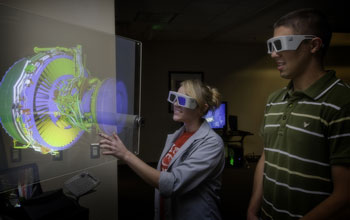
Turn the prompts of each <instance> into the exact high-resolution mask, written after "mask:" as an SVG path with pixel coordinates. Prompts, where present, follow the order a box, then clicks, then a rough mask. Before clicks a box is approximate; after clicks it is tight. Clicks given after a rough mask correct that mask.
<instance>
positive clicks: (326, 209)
mask: <svg viewBox="0 0 350 220" xmlns="http://www.w3.org/2000/svg"><path fill="white" fill-rule="evenodd" d="M332 179H333V192H332V193H331V195H330V196H329V197H328V198H327V199H325V200H324V201H323V202H321V203H320V204H319V205H318V206H316V207H315V208H314V209H312V210H311V211H310V212H309V213H307V214H306V215H305V216H304V217H303V218H302V219H303V220H313V219H317V220H322V219H327V220H328V219H350V216H349V207H350V167H345V166H332ZM345 215H347V216H345Z"/></svg>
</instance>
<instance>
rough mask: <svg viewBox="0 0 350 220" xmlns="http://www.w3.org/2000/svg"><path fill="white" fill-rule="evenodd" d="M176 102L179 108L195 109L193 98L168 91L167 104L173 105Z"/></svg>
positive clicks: (195, 103)
mask: <svg viewBox="0 0 350 220" xmlns="http://www.w3.org/2000/svg"><path fill="white" fill-rule="evenodd" d="M176 101H177V104H178V105H179V106H182V107H185V108H190V109H195V108H196V107H197V102H196V100H195V99H194V98H192V97H190V96H187V95H184V94H182V93H178V92H174V91H169V96H168V102H170V103H172V104H174V103H175V102H176Z"/></svg>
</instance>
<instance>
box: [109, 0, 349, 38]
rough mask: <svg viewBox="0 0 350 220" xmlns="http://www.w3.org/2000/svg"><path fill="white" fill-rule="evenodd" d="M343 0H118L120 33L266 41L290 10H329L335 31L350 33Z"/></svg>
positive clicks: (152, 36)
mask: <svg viewBox="0 0 350 220" xmlns="http://www.w3.org/2000/svg"><path fill="white" fill-rule="evenodd" d="M345 3H346V1H341V0H177V1H174V0H115V7H116V12H115V13H116V22H115V23H116V32H117V34H118V35H122V36H125V37H129V38H133V39H136V40H140V41H205V42H252V43H253V42H265V41H266V39H268V38H269V37H271V35H272V24H273V23H274V21H275V20H276V19H278V18H279V17H280V16H282V15H284V14H286V13H287V12H289V11H292V10H295V9H299V8H304V7H314V8H317V9H319V10H321V11H323V12H325V13H326V14H327V15H328V17H329V20H330V23H331V25H332V26H333V30H334V31H335V32H345V33H350V23H349V21H350V13H349V10H345V9H349V7H345Z"/></svg>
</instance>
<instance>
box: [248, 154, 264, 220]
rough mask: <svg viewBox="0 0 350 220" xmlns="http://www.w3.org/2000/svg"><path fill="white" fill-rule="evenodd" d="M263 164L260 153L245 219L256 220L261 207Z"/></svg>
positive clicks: (262, 157)
mask: <svg viewBox="0 0 350 220" xmlns="http://www.w3.org/2000/svg"><path fill="white" fill-rule="evenodd" d="M264 163H265V154H264V152H263V153H262V155H261V157H260V159H259V162H258V163H257V165H256V169H255V173H254V184H253V190H252V196H251V198H250V202H249V206H248V211H247V219H248V220H254V219H258V216H257V215H258V212H259V210H260V206H261V200H262V196H263V174H264Z"/></svg>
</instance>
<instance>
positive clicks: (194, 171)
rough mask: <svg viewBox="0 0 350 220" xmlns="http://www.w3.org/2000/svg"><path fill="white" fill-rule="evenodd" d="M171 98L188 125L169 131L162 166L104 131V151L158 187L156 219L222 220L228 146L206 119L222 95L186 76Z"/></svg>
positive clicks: (176, 115)
mask: <svg viewBox="0 0 350 220" xmlns="http://www.w3.org/2000/svg"><path fill="white" fill-rule="evenodd" d="M168 101H169V102H171V103H172V104H173V105H174V115H173V120H174V121H177V122H182V123H183V126H182V127H181V128H180V129H179V130H177V131H175V132H174V133H173V134H170V135H168V138H167V140H166V143H165V147H164V149H163V152H162V154H161V157H160V160H159V163H158V166H157V169H154V168H153V167H151V166H149V165H147V164H146V163H144V162H143V161H142V160H140V159H139V158H138V157H137V156H136V155H134V154H133V153H131V152H130V151H128V150H127V148H126V147H125V146H124V144H123V143H122V141H121V140H120V139H119V137H118V136H117V135H116V134H114V135H113V136H108V135H106V134H100V136H101V138H102V139H101V141H100V147H101V148H102V149H104V152H102V153H103V154H105V155H113V156H115V157H117V158H119V159H121V160H123V161H124V162H125V163H126V164H127V165H128V166H130V167H131V168H132V169H133V170H134V171H135V172H136V173H137V174H138V175H139V176H140V177H141V178H143V179H144V180H145V181H146V182H147V183H148V184H150V185H152V186H153V187H155V219H179V220H180V219H181V220H185V219H191V220H193V219H201V220H204V219H211V220H212V219H221V215H220V210H219V202H220V197H219V191H220V188H221V173H222V171H223V169H224V146H223V141H222V139H221V138H220V136H218V135H217V134H216V133H215V132H214V131H213V130H212V129H211V128H210V126H209V124H208V123H207V122H206V121H205V120H204V119H203V116H204V115H205V114H206V113H207V112H208V110H209V109H215V108H217V107H218V106H219V104H220V94H219V93H218V91H217V89H215V88H211V87H209V86H208V85H205V84H203V83H202V82H201V81H199V80H186V81H184V82H182V83H181V87H180V88H179V90H178V91H177V92H174V91H170V92H169V96H168Z"/></svg>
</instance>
